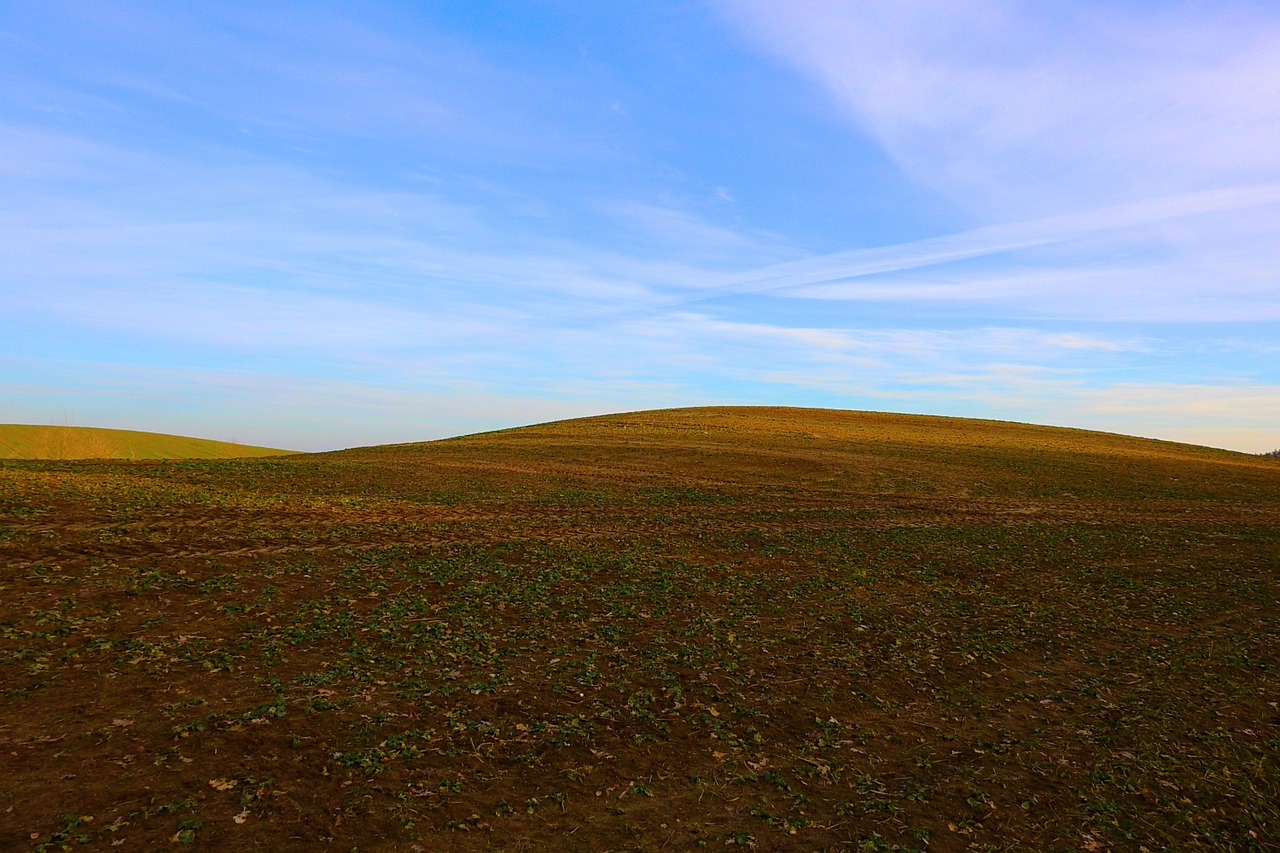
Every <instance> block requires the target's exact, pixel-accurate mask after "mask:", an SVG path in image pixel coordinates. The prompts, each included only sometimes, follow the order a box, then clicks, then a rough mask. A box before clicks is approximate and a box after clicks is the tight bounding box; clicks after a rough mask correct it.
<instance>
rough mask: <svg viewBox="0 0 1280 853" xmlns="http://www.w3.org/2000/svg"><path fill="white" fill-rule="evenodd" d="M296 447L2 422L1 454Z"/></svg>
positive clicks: (213, 455)
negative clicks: (262, 445) (263, 445)
mask: <svg viewBox="0 0 1280 853" xmlns="http://www.w3.org/2000/svg"><path fill="white" fill-rule="evenodd" d="M296 452H297V451H293V450H279V449H276V448H272V447H257V446H255V445H250V444H235V443H232V442H229V441H215V440H213V439H208V438H191V437H189V436H183V435H168V434H165V433H156V432H139V431H137V430H126V429H105V428H101V427H78V426H49V425H42V424H0V459H235V458H241V457H250V456H280V455H284V454H293V453H296Z"/></svg>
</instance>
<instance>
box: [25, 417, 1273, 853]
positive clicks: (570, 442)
mask: <svg viewBox="0 0 1280 853" xmlns="http://www.w3.org/2000/svg"><path fill="white" fill-rule="evenodd" d="M0 566H4V567H5V571H4V572H3V573H2V574H0V689H3V700H2V701H0V779H4V780H5V781H6V782H7V785H3V786H0V849H5V850H8V849H31V848H34V849H61V848H62V847H67V846H71V845H74V846H75V848H76V849H77V850H79V849H85V850H103V851H107V850H112V849H115V848H116V847H117V846H126V845H127V846H126V849H162V848H165V847H172V846H174V845H175V844H177V845H185V844H191V845H194V846H195V848H198V849H204V850H228V851H238V850H246V849H263V850H282V851H290V850H314V849H329V848H332V849H335V850H350V849H360V850H370V851H384V850H385V851H391V850H412V849H422V850H432V851H435V850H440V851H453V850H457V851H470V850H477V851H479V850H484V851H490V850H513V851H514V850H554V851H560V850H566V851H576V850H637V851H643V850H692V849H712V850H722V849H753V850H757V851H790V850H805V851H845V850H883V851H889V850H893V851H900V853H908V851H909V853H924V851H934V853H936V851H978V850H1082V849H1083V850H1117V851H1119V850H1134V851H1138V850H1142V849H1144V848H1145V849H1148V850H1173V849H1176V850H1185V851H1204V853H1208V851H1221V850H1240V851H1256V850H1267V849H1274V848H1275V846H1276V839H1277V838H1280V709H1277V706H1276V702H1277V697H1280V463H1277V462H1276V461H1275V460H1268V459H1263V458H1261V457H1254V456H1247V455H1244V454H1238V453H1229V452H1226V451H1217V450H1211V449H1208V448H1201V447H1191V446H1187V445H1178V444H1170V443H1167V442H1155V441H1146V440H1142V439H1133V438H1126V437H1123V436H1114V435H1105V434H1100V433H1089V432H1082V431H1077V430H1062V429H1051V428H1045V427H1029V426H1022V425H1017V424H1007V423H994V422H985V421H964V420H955V419H946V418H926V417H908V416H895V415H882V414H872V413H861V412H835V411H815V410H800V409H764V408H717V409H683V410H668V411H659V412H639V413H632V414H626V415H610V416H606V417H599V418H588V419H581V420H574V421H563V422H559V423H552V424H543V425H540V426H534V427H526V428H521V429H514V430H505V431H501V432H494V433H488V434H484V435H475V436H467V437H463V438H457V439H450V440H445V441H437V442H428V443H421V444H406V445H395V446H383V447H371V448H359V449H353V450H347V451H342V452H336V453H329V454H314V455H313V454H304V455H296V456H282V457H276V458H268V459H236V460H195V461H176V462H173V461H170V462H164V463H159V462H148V461H137V462H133V461H113V460H105V461H86V462H39V461H10V462H0ZM90 817H92V820H90V819H89V818H90ZM193 849H194V848H193Z"/></svg>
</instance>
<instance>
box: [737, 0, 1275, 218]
mask: <svg viewBox="0 0 1280 853" xmlns="http://www.w3.org/2000/svg"><path fill="white" fill-rule="evenodd" d="M723 5H724V6H725V7H726V8H727V9H728V10H729V11H730V13H731V14H732V15H733V16H734V17H735V18H736V19H737V20H739V21H741V22H742V23H743V25H744V26H745V27H746V28H747V29H748V30H749V32H750V33H751V34H752V37H753V38H754V39H755V40H756V41H757V42H758V43H760V44H762V45H764V46H765V47H766V48H767V49H769V50H772V51H776V52H777V53H779V54H781V55H782V56H784V57H785V58H787V59H788V60H790V61H792V62H794V63H795V64H796V65H797V67H799V68H801V69H803V70H804V71H805V72H806V73H809V74H811V75H813V76H814V78H815V79H818V80H820V81H821V82H822V83H823V84H824V85H825V86H826V87H827V88H828V89H829V90H830V92H831V93H832V95H833V96H834V97H835V98H836V99H837V100H838V101H839V103H840V104H841V105H842V106H843V107H844V108H846V109H847V110H848V111H849V114H850V115H851V116H852V117H853V118H854V119H855V120H856V121H857V122H858V123H859V124H861V125H862V126H863V127H864V128H865V129H866V130H867V131H868V132H870V133H872V134H874V136H875V137H876V138H877V139H878V140H879V141H880V142H881V143H882V144H883V145H884V146H885V148H886V150H887V151H888V152H889V153H890V154H891V155H892V156H893V157H894V158H895V159H896V160H897V162H898V163H899V164H900V165H901V166H902V168H903V169H905V170H906V171H907V172H908V173H910V174H911V175H913V176H915V177H916V178H917V179H918V180H920V181H922V182H924V183H925V184H927V185H929V186H931V187H933V188H934V189H936V190H938V191H939V192H942V193H945V194H947V195H948V196H950V197H951V198H953V199H955V200H958V201H961V202H963V203H966V204H969V205H972V206H973V207H974V208H975V209H978V210H983V211H986V212H988V213H990V214H995V215H1002V214H1003V215H1009V214H1012V215H1014V216H1021V217H1025V216H1026V215H1027V214H1029V213H1030V214H1033V215H1034V214H1043V213H1046V212H1052V211H1055V210H1056V211H1061V210H1069V209H1076V208H1080V207H1087V206H1097V205H1099V204H1107V203H1114V202H1116V201H1128V200H1138V199H1143V198H1148V197H1151V196H1164V195H1170V194H1174V193H1179V192H1187V191H1193V190H1202V189H1206V188H1212V187H1220V186H1231V185H1242V184H1251V183H1259V182H1268V181H1274V180H1275V179H1276V178H1277V154H1276V152H1277V151H1280V75H1277V73H1276V71H1277V60H1276V57H1277V56H1280V15H1277V14H1276V13H1275V10H1274V9H1273V8H1271V7H1269V6H1266V5H1264V4H1257V3H1250V2H1224V3H1214V4H1164V5H1160V4H1155V5H1153V4H1092V3H1078V4H1077V3H1071V4H1068V3H1054V2H1050V3H1039V2H1028V0H961V2H954V0H947V2H942V0H910V2H902V0H867V2H859V3H844V2H838V0H815V2H810V3H804V4H801V5H799V6H797V5H796V4H792V3H784V2H778V0H724V3H723Z"/></svg>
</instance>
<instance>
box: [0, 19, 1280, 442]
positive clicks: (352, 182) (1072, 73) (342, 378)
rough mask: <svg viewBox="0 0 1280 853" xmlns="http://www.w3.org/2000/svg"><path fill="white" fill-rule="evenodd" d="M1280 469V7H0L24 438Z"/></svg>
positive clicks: (9, 258) (4, 275) (8, 230)
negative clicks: (1136, 450) (1268, 459)
mask: <svg viewBox="0 0 1280 853" xmlns="http://www.w3.org/2000/svg"><path fill="white" fill-rule="evenodd" d="M739 404H741V405H789V406H822V407H829V408H843V409H867V410H875V411H896V412H911V413H924V414H939V415H954V416H962V417H980V418H994V419H999V420H1012V421H1024V422H1032V423H1043V424H1053V425H1060V426H1071V427H1081V428H1088V429H1101V430H1107V431H1111V432H1121V433H1127V434H1132V435H1141V436H1149V437H1154V438H1162V439H1170V440H1175V441H1185V442H1192V443H1196V444H1207V445H1212V446H1216V447H1226V448H1231V449H1235V450H1243V451H1248V452H1263V451H1268V450H1272V449H1274V448H1277V447H1280V6H1277V5H1276V4H1275V3H1274V2H1271V0H1257V1H1256V2H1250V1H1249V0H1216V2H1176V0H1161V2H1154V0H1108V2H1089V0H1070V2H1066V1H1065V0H1034V2H1033V1H1032V0H1025V2H1023V1H1022V0H857V2H853V0H844V1H843V2H840V1H839V0H805V2H794V0H646V2H643V3H599V2H595V0H526V2H483V0H465V2H464V1H463V0H435V2H431V3H420V2H409V1H408V0H406V1H405V2H391V1H390V0H384V1H383V2H372V0H371V1H370V2H307V3H301V2H298V3H293V2H259V3H246V2H240V3H226V2H217V0H210V2H202V3H199V4H194V3H193V4H176V3H166V2H158V0H157V2H132V0H121V2H111V1H110V0H101V2H64V0H39V2H6V3H3V4H0V421H4V422H14V423H52V424H74V425H85V426H102V427H115V428H121V429H142V430H149V431H156V432H172V433H179V434H186V435H196V436H201V437H207V438H216V439H223V440H236V441H241V442H246V443H253V444H264V445H268V446H273V447H285V448H291V449H300V450H324V449H334V448H338V447H348V446H355V445H367V444H377V443H383V442H402V441H417V440H426V439H432V438H440V437H444V436H449V435H458V434H462V433H469V432H475V431H480V430H487V429H495V428H501V427H507V426H514V425H519V424H529V423H537V422H541V421H547V420H552V419H558V418H565V417H575V416H580V415H590V414H599V413H604V412H617V411H630V410H637V409H648V408H661V407H670V406H692V405H739Z"/></svg>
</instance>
